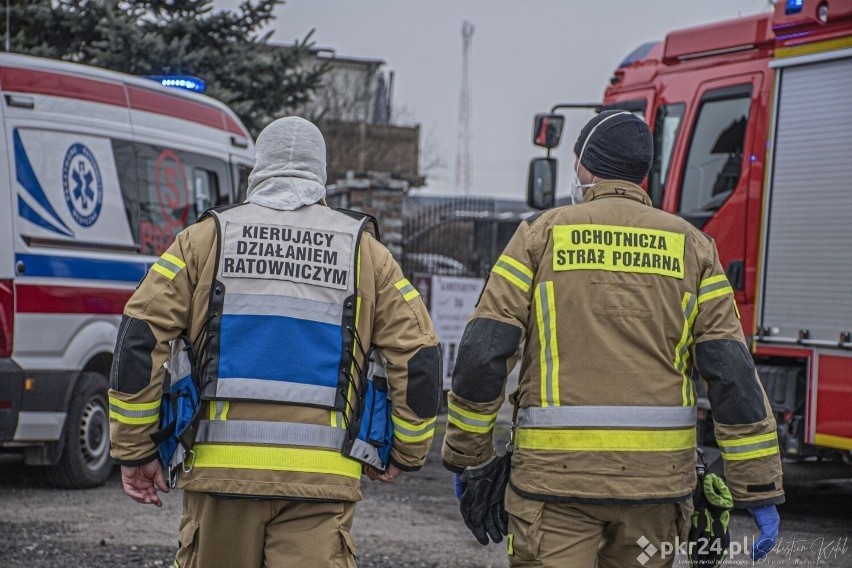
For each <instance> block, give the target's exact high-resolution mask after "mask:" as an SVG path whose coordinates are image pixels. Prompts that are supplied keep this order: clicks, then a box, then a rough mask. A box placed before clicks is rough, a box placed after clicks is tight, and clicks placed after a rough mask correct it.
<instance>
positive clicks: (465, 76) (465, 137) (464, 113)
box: [456, 20, 473, 195]
mask: <svg viewBox="0 0 852 568" xmlns="http://www.w3.org/2000/svg"><path fill="white" fill-rule="evenodd" d="M461 32H462V80H461V92H460V93H459V123H458V141H457V151H456V193H463V194H464V195H470V185H471V161H470V139H471V131H470V124H471V113H472V107H471V102H470V44H471V43H472V42H473V24H471V23H470V22H468V21H466V20H465V21H464V22H463V23H462V30H461Z"/></svg>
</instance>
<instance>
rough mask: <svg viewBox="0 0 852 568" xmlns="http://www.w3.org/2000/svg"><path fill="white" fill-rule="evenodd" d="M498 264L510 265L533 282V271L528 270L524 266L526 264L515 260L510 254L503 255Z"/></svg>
mask: <svg viewBox="0 0 852 568" xmlns="http://www.w3.org/2000/svg"><path fill="white" fill-rule="evenodd" d="M497 262H505V263H506V264H508V265H509V266H511V267H512V268H514V269H516V270H518V271H519V272H520V273H521V274H523V275H524V276H526V277H527V278H529V279H530V280H532V277H533V271H532V270H531V269H529V268H527V267H526V266H525V265H524V263H522V262H520V261H518V260H515V259H514V258H512V257H511V256H509V255H508V254H501V255H500V258H498V259H497Z"/></svg>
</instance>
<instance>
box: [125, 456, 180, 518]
mask: <svg viewBox="0 0 852 568" xmlns="http://www.w3.org/2000/svg"><path fill="white" fill-rule="evenodd" d="M121 486H122V487H123V488H124V492H125V493H127V495H128V496H129V497H130V498H131V499H133V500H134V501H136V502H137V503H142V504H143V505H156V506H157V507H162V506H163V502H162V501H160V497H159V495H157V489H159V490H160V491H162V492H163V493H168V492H169V485H168V483H166V478H165V477H164V476H163V470H162V469H161V468H160V462H159V461H158V460H156V459H155V460H153V461H150V462H148V463H146V464H145V465H140V466H135V467H127V466H121Z"/></svg>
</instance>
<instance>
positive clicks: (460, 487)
mask: <svg viewBox="0 0 852 568" xmlns="http://www.w3.org/2000/svg"><path fill="white" fill-rule="evenodd" d="M453 489H455V491H456V500H457V501H461V498H462V495H464V490H465V489H467V483H465V482H464V481H462V479H461V474H460V473H454V474H453Z"/></svg>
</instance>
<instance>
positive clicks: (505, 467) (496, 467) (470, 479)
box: [459, 454, 511, 545]
mask: <svg viewBox="0 0 852 568" xmlns="http://www.w3.org/2000/svg"><path fill="white" fill-rule="evenodd" d="M510 457H511V456H510V455H509V454H507V455H504V456H501V457H499V458H498V457H493V458H491V459H490V460H488V461H487V462H485V463H484V464H482V465H480V466H478V467H470V468H467V469H466V470H465V471H464V473H462V476H461V481H462V483H465V484H466V486H467V487H466V489H465V491H464V494H463V495H462V498H461V502H460V504H459V508H460V509H461V515H462V519H464V524H465V525H466V526H467V528H469V529H470V532H472V533H473V536H474V537H476V540H478V541H479V544H482V545H486V544H488V538H489V537H490V538H491V540H492V541H494V542H500V541H502V540H503V535H504V534H508V533H509V516H508V515H507V514H506V511H505V509H504V508H503V498H504V496H505V494H506V485H507V484H508V483H509V458H510Z"/></svg>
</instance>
